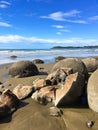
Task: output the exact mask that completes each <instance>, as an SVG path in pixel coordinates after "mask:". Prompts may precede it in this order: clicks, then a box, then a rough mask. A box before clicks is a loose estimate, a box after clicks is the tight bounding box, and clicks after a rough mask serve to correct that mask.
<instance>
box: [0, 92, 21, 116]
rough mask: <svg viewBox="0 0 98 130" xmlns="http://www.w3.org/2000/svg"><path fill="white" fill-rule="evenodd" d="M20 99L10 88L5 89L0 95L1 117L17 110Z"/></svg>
mask: <svg viewBox="0 0 98 130" xmlns="http://www.w3.org/2000/svg"><path fill="white" fill-rule="evenodd" d="M19 103H20V102H19V99H18V98H17V96H16V95H15V94H13V93H12V92H11V91H10V90H5V91H3V93H2V94H1V95H0V117H2V116H6V115H8V114H9V113H12V112H13V111H15V110H16V109H17V108H18V106H19Z"/></svg>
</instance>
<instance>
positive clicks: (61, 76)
mask: <svg viewBox="0 0 98 130" xmlns="http://www.w3.org/2000/svg"><path fill="white" fill-rule="evenodd" d="M72 73H73V71H72V69H71V68H64V67H60V68H58V69H57V70H55V71H53V72H52V73H50V74H49V75H48V76H47V78H46V80H50V81H51V84H52V85H57V84H59V83H60V82H65V79H66V77H67V76H68V75H69V74H72Z"/></svg>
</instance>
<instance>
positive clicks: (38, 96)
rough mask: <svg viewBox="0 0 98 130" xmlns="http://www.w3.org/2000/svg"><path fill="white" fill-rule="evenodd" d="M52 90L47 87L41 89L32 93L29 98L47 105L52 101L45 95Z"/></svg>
mask: <svg viewBox="0 0 98 130" xmlns="http://www.w3.org/2000/svg"><path fill="white" fill-rule="evenodd" d="M53 89H54V87H53V86H47V87H44V88H41V89H40V90H37V91H36V92H34V93H33V94H32V96H31V98H32V99H34V100H35V101H37V102H39V103H41V104H44V105H45V104H47V103H48V102H49V101H51V100H52V99H51V98H50V97H47V96H46V95H47V94H48V93H49V92H50V91H52V90H53ZM49 98H50V99H49Z"/></svg>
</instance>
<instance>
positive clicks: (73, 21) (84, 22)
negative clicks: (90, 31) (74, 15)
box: [65, 19, 87, 24]
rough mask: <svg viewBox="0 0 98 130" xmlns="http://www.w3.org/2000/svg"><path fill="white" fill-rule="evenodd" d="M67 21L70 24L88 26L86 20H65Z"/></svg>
mask: <svg viewBox="0 0 98 130" xmlns="http://www.w3.org/2000/svg"><path fill="white" fill-rule="evenodd" d="M65 21H66V22H69V23H78V24H87V21H85V20H70V19H65Z"/></svg>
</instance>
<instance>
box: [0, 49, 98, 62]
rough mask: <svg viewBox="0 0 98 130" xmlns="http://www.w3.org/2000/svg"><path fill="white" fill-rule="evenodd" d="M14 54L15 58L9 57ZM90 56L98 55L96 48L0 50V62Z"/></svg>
mask: <svg viewBox="0 0 98 130" xmlns="http://www.w3.org/2000/svg"><path fill="white" fill-rule="evenodd" d="M12 55H16V56H17V58H16V59H11V56H12ZM57 56H65V57H90V56H98V49H96V48H92V49H83V48H78V49H72V48H71V49H51V50H0V64H5V63H11V62H16V61H20V60H31V61H32V60H34V59H42V60H44V61H45V63H49V62H53V61H54V60H55V57H57Z"/></svg>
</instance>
